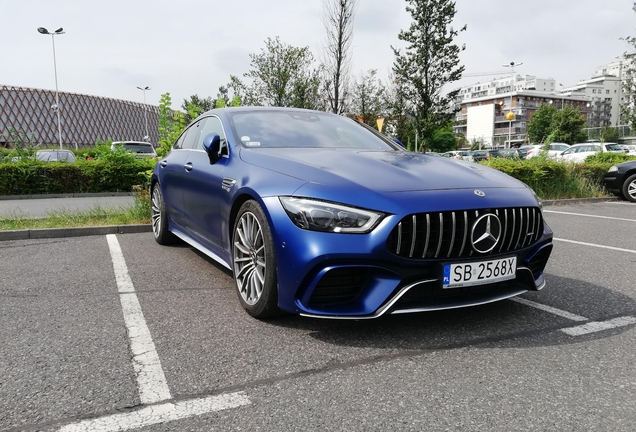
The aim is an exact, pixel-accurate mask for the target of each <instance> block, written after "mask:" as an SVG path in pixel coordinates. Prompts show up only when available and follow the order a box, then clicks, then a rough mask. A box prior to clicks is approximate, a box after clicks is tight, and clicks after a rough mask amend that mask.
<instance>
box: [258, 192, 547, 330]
mask: <svg viewBox="0 0 636 432" xmlns="http://www.w3.org/2000/svg"><path fill="white" fill-rule="evenodd" d="M270 204H271V205H268V210H269V213H270V217H271V219H272V221H275V222H272V226H274V228H275V229H274V231H275V232H274V238H275V248H276V257H277V265H278V280H279V306H280V307H281V308H282V309H284V310H287V311H289V312H293V313H298V314H301V315H304V316H311V317H320V318H337V319H369V318H377V317H380V316H382V315H387V314H399V313H410V312H421V311H432V310H441V309H453V308H460V307H466V306H474V305H480V304H485V303H490V302H494V301H498V300H503V299H506V298H510V297H514V296H516V295H519V294H522V293H524V292H527V291H530V290H540V289H542V288H543V287H544V286H545V280H544V278H543V270H544V268H545V265H546V263H547V261H548V258H549V256H550V253H551V251H552V231H551V230H550V228H549V227H548V226H547V225H546V224H544V225H543V232H542V233H541V234H540V236H539V237H538V238H537V241H535V242H533V243H532V244H531V245H527V246H526V247H523V248H521V249H518V250H514V251H512V252H511V251H507V252H504V253H500V254H492V255H488V256H487V257H484V256H481V257H472V258H466V257H461V258H458V257H455V258H446V259H445V258H431V259H411V258H408V257H402V256H398V255H396V254H393V253H390V252H389V250H388V249H387V239H388V238H389V235H390V233H391V231H392V230H393V228H394V227H395V226H396V224H397V222H398V221H399V220H400V219H401V218H402V217H403V215H391V216H389V217H387V218H386V219H385V220H384V221H382V223H381V224H380V225H379V226H378V227H377V228H376V229H375V230H374V231H373V232H371V233H369V234H364V235H355V234H335V233H321V232H314V231H305V230H301V229H299V228H298V227H296V226H295V225H294V224H293V223H292V222H291V221H290V220H289V217H287V215H286V214H285V213H284V210H282V208H281V207H280V205H278V206H277V205H276V203H270ZM513 255H514V256H516V257H517V273H516V277H515V278H514V279H511V280H508V281H504V282H496V283H491V284H487V285H477V286H471V287H462V288H451V289H444V288H442V273H443V265H444V264H445V263H449V264H452V263H460V262H461V263H466V262H473V261H474V262H477V261H483V260H484V259H488V260H490V259H497V258H504V257H510V256H513Z"/></svg>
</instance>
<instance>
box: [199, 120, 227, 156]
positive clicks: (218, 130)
mask: <svg viewBox="0 0 636 432" xmlns="http://www.w3.org/2000/svg"><path fill="white" fill-rule="evenodd" d="M206 120H207V121H206V122H205V125H204V126H203V128H202V129H201V135H200V139H199V141H198V144H197V150H203V139H204V138H205V137H206V136H207V135H208V134H211V133H214V134H217V135H218V136H219V138H221V150H220V154H221V155H223V156H227V155H228V154H229V153H228V147H227V139H226V137H225V131H224V130H223V124H222V123H221V120H220V119H219V118H218V117H208V118H207V119H206Z"/></svg>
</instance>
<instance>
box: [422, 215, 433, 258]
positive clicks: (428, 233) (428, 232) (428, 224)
mask: <svg viewBox="0 0 636 432" xmlns="http://www.w3.org/2000/svg"><path fill="white" fill-rule="evenodd" d="M430 238H431V215H429V214H427V215H426V243H425V244H424V251H423V252H422V258H426V252H428V243H429V240H430Z"/></svg>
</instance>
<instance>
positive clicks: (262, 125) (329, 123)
mask: <svg viewBox="0 0 636 432" xmlns="http://www.w3.org/2000/svg"><path fill="white" fill-rule="evenodd" d="M230 118H231V122H232V126H233V128H234V131H235V133H236V135H237V136H238V137H239V139H240V140H241V144H242V145H243V146H245V147H252V148H254V147H260V148H272V147H313V148H327V147H332V148H337V147H347V148H360V149H381V150H397V149H401V147H397V145H394V144H392V143H390V142H389V140H388V139H386V138H384V137H382V136H381V135H380V134H379V133H378V132H375V131H373V130H372V129H371V128H367V127H365V126H364V125H362V124H360V123H357V122H355V121H354V120H351V119H349V118H347V117H342V116H336V115H333V114H326V113H325V114H322V113H317V112H311V111H307V112H305V111H279V110H276V111H264V110H263V111H256V110H255V111H247V112H245V111H241V112H235V113H230Z"/></svg>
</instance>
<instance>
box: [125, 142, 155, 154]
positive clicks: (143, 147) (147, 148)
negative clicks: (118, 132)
mask: <svg viewBox="0 0 636 432" xmlns="http://www.w3.org/2000/svg"><path fill="white" fill-rule="evenodd" d="M124 149H126V150H128V151H132V152H135V153H153V152H154V150H153V149H152V146H151V145H147V144H124Z"/></svg>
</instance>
